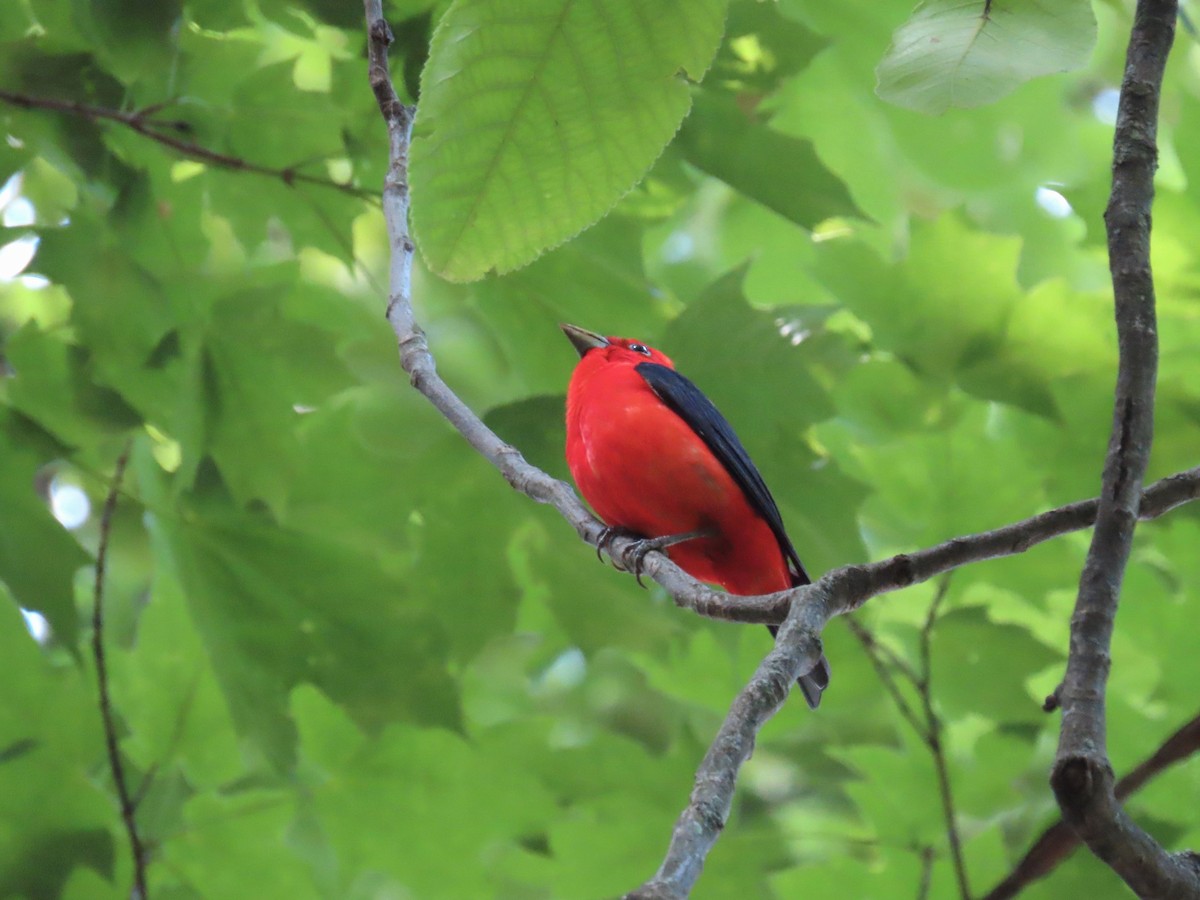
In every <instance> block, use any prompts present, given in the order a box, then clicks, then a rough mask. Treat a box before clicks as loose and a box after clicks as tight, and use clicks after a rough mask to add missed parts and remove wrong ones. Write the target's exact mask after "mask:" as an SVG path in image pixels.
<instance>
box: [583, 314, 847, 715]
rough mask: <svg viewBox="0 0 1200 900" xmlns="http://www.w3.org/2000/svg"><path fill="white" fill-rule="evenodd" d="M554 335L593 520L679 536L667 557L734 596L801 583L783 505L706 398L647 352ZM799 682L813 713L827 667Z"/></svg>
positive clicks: (621, 341) (622, 342)
mask: <svg viewBox="0 0 1200 900" xmlns="http://www.w3.org/2000/svg"><path fill="white" fill-rule="evenodd" d="M560 327H561V328H562V330H563V332H564V333H565V334H566V336H567V338H568V339H569V340H570V341H571V343H572V344H574V346H575V349H576V350H578V351H579V356H580V360H579V365H577V366H576V367H575V372H574V374H573V375H572V376H571V384H570V387H569V388H568V389H567V465H568V466H569V467H570V469H571V475H572V476H574V478H575V483H576V484H577V485H578V486H579V490H580V491H581V492H582V493H583V496H584V497H585V498H587V501H588V503H590V504H591V505H592V508H593V509H594V510H595V511H596V514H597V515H599V516H600V518H601V519H603V520H604V521H605V522H606V523H607V524H608V525H609V527H611V528H618V529H622V530H625V531H630V532H633V533H634V534H637V535H639V536H641V537H644V538H650V539H653V538H667V539H669V538H673V537H678V538H681V540H679V541H677V542H674V543H670V546H668V547H666V548H665V552H666V553H667V554H668V555H669V556H670V557H671V559H672V560H673V561H674V562H675V563H676V564H677V565H678V566H679V567H680V568H681V569H683V570H684V571H685V572H687V573H688V574H690V575H691V576H693V577H694V578H697V579H699V580H700V581H706V582H710V583H714V584H719V585H721V586H722V587H723V588H725V590H727V591H729V593H731V594H746V595H749V594H769V593H773V592H774V591H782V590H785V589H787V588H789V587H793V586H795V585H798V584H808V583H809V582H810V580H811V579H809V577H808V573H807V572H805V571H804V566H803V565H802V564H801V562H800V557H799V556H798V555H797V554H796V550H795V548H794V547H793V546H792V542H791V541H790V540H789V539H788V536H787V532H786V531H785V530H784V528H783V519H782V517H781V516H780V515H779V507H778V506H776V505H775V500H774V498H772V497H771V492H770V491H769V490H767V486H766V484H764V483H763V480H762V476H761V475H760V474H759V473H758V469H757V468H755V466H754V463H753V462H752V461H751V460H750V455H749V454H748V453H747V452H746V448H745V447H743V446H742V442H741V441H739V440H738V437H737V435H736V434H734V432H733V428H732V426H730V424H729V422H727V421H726V420H725V417H724V416H722V415H721V413H720V412H718V410H717V408H716V407H715V406H713V404H712V401H711V400H709V399H708V398H707V397H706V396H704V394H703V393H701V391H700V389H699V388H698V387H696V386H695V385H694V384H692V382H691V381H689V380H688V379H687V378H685V377H683V376H682V375H680V374H679V373H678V372H676V371H675V365H674V363H672V362H671V360H670V359H669V358H668V357H667V356H666V355H664V354H663V353H661V352H660V351H658V350H655V349H654V348H653V347H648V346H647V345H645V344H642V343H639V342H638V341H635V340H631V339H629V338H618V337H603V336H601V335H598V334H594V333H593V332H591V331H586V330H585V329H583V328H579V327H577V326H575V325H562V326H560ZM775 631H776V629H775V628H772V629H771V633H772V634H774V633H775ZM799 684H800V689H801V691H802V692H803V693H804V699H805V700H807V701H808V705H809V706H810V707H812V708H813V709H816V707H817V705H818V704H819V703H820V702H821V692H822V691H823V690H825V688H826V687H827V686H828V685H829V663H828V661H826V659H825V658H824V657H821V659H820V661H819V662H818V663H817V665H816V666H815V667H814V668H813V669H812V671H810V672H808V673H807V674H806V675H803V676H801V678H800V681H799Z"/></svg>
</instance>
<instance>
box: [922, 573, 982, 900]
mask: <svg viewBox="0 0 1200 900" xmlns="http://www.w3.org/2000/svg"><path fill="white" fill-rule="evenodd" d="M949 590H950V576H949V575H947V576H946V577H945V578H943V579H942V582H941V584H939V585H938V589H937V592H936V593H935V594H934V595H933V602H932V603H930V604H929V612H928V613H927V614H926V616H925V624H924V625H923V626H922V628H921V635H920V647H921V678H920V680H919V681H918V682H917V693H918V694H919V695H920V697H921V712H922V713H923V714H924V716H925V732H924V735H923V736H924V738H925V743H926V744H927V745H928V746H929V752H930V754H932V756H933V769H934V772H935V773H936V774H937V781H938V795H939V797H940V799H941V802H942V818H943V819H945V822H946V843H947V845H948V846H949V847H950V859H951V861H952V862H953V863H954V877H955V879H956V880H957V881H958V895H959V897H961V898H962V900H971V887H970V882H969V881H968V880H967V864H966V861H965V860H964V859H963V850H962V837H961V836H960V835H959V833H958V816H957V815H956V814H955V812H954V793H953V791H952V790H951V788H950V768H949V766H947V765H946V751H945V749H944V748H943V747H942V720H941V719H939V718H938V715H937V713H936V712H934V709H933V687H932V686H933V663H932V655H933V654H932V653H931V652H930V651H931V647H930V645H931V643H932V641H933V626H934V625H936V624H937V617H938V613H939V612H940V610H941V607H942V601H943V600H945V599H946V594H947V592H948V591H949Z"/></svg>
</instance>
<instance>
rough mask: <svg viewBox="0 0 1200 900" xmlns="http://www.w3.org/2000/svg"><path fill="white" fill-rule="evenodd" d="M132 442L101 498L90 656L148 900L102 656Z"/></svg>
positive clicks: (140, 898)
mask: <svg viewBox="0 0 1200 900" xmlns="http://www.w3.org/2000/svg"><path fill="white" fill-rule="evenodd" d="M132 448H133V442H132V441H127V442H126V444H125V449H124V450H122V451H121V455H120V456H119V457H117V465H116V468H115V469H114V470H113V476H112V484H111V486H110V487H109V489H108V496H107V497H105V498H104V510H103V511H102V512H101V514H100V546H99V548H98V549H97V550H96V580H95V584H94V586H93V592H92V657H93V659H94V660H95V664H96V682H97V685H98V687H99V692H100V718H101V720H102V721H103V722H104V744H105V747H106V748H107V751H108V764H109V768H110V769H111V770H112V779H113V783H114V784H115V785H116V788H117V798H118V799H119V801H120V805H121V821H122V822H123V823H124V824H125V833H126V834H127V835H128V837H129V850H130V853H131V854H132V855H133V891H132V894H131V897H132V898H133V900H148V897H149V894H147V893H146V857H147V853H146V845H145V843H143V841H142V838H141V835H140V834H139V833H138V827H137V818H136V813H137V802H136V801H135V800H134V798H133V794H132V793H131V792H130V790H129V784H128V782H127V781H126V780H125V766H124V764H123V763H122V762H121V749H120V747H119V746H118V744H117V726H116V722H115V721H114V720H113V712H112V700H111V698H110V696H109V691H108V664H107V661H106V660H105V656H104V570H105V569H106V568H107V565H108V542H109V537H110V536H111V534H112V518H113V513H114V512H115V511H116V508H117V496H118V494H119V493H120V490H121V481H122V479H123V478H124V477H125V467H126V466H127V465H129V453H130V451H131V450H132Z"/></svg>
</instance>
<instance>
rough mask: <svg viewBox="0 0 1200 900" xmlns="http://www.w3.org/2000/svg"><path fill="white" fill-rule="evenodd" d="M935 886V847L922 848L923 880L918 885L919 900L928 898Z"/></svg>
mask: <svg viewBox="0 0 1200 900" xmlns="http://www.w3.org/2000/svg"><path fill="white" fill-rule="evenodd" d="M932 886H933V848H932V847H922V848H921V882H920V884H918V885H917V900H926V898H927V897H928V896H929V889H930V888H931V887H932Z"/></svg>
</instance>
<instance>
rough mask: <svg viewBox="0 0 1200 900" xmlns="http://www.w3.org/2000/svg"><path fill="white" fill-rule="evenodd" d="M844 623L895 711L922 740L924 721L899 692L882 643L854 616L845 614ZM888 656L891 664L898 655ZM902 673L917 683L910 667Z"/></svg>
mask: <svg viewBox="0 0 1200 900" xmlns="http://www.w3.org/2000/svg"><path fill="white" fill-rule="evenodd" d="M846 624H847V625H848V626H849V627H850V633H851V634H852V635H854V637H855V638H857V639H858V642H859V643H860V644H861V645H862V648H863V651H864V652H865V653H866V654H867V659H868V660H870V662H871V667H872V668H873V669H874V670H875V674H876V675H877V676H878V677H879V683H880V684H882V685H883V689H884V690H885V691H887V692H888V696H890V697H891V698H892V702H893V703H894V704H896V711H897V712H899V713H900V715H901V717H902V718H903V719H904V721H906V722H907V723H908V724H909V725H910V726H911V727H912V730H913V731H914V732H915V733H916V734H917V735H918V736H919V737H920V738H921V740H924V739H925V735H926V727H925V723H924V722H922V721H921V720H920V719H918V718H917V712H916V710H914V709H913V707H912V704H911V703H909V702H908V700H907V699H906V698H905V696H904V694H903V693H901V691H900V685H898V684H896V679H895V678H893V677H892V673H891V671H890V670H889V669H888V663H887V662H886V661H885V660H884V658H883V657H884V655H885V648H884V646H883V644H881V643H880V642H879V640H878V638H876V637H875V635H874V633H873V632H872V631H871V630H870V629H869V628H867V626H866V625H864V624H862V622H860V621H858V619H856V618H855V617H854V616H846ZM889 657H890V660H891V661H892V662H893V664H894V663H895V662H896V661H898V657H897V656H896V655H895V654H889ZM902 671H904V670H902ZM904 674H905V675H906V677H908V679H909V681H910V682H911V683H912V684H914V685H915V684H916V683H917V680H918V678H917V675H916V672H915V671H913V670H912V669H911V668H909V669H908V670H907V671H904Z"/></svg>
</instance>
